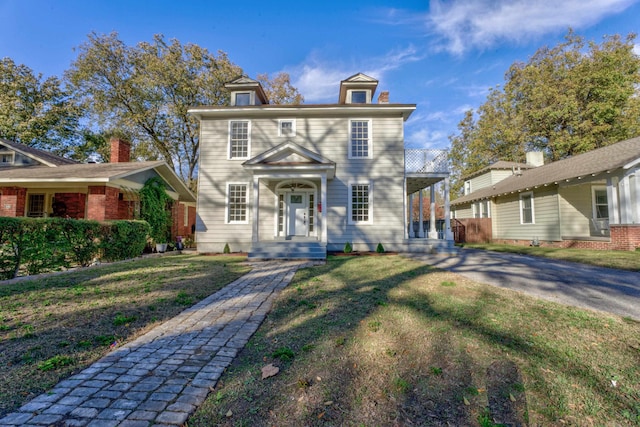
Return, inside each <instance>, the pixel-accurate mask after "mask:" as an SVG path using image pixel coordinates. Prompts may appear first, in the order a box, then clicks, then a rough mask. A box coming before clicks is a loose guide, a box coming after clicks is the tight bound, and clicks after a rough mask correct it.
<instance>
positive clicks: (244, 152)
mask: <svg viewBox="0 0 640 427" xmlns="http://www.w3.org/2000/svg"><path fill="white" fill-rule="evenodd" d="M249 128H250V123H249V122H248V121H231V122H229V158H230V159H247V158H249V151H250V150H249V144H250V143H249Z"/></svg>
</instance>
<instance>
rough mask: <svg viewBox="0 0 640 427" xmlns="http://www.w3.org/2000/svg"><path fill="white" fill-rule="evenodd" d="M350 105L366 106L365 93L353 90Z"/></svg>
mask: <svg viewBox="0 0 640 427" xmlns="http://www.w3.org/2000/svg"><path fill="white" fill-rule="evenodd" d="M351 103H352V104H366V103H367V91H365V90H354V91H351Z"/></svg>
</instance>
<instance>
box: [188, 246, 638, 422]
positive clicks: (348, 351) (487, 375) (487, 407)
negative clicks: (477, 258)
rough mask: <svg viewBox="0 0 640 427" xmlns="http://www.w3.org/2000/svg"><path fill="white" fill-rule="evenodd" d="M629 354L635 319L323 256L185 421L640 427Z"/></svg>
mask: <svg viewBox="0 0 640 427" xmlns="http://www.w3.org/2000/svg"><path fill="white" fill-rule="evenodd" d="M445 283H447V284H449V283H451V284H455V286H450V285H443V284H445ZM299 289H302V292H303V293H304V300H305V301H307V302H308V303H310V304H313V305H314V306H315V307H318V308H317V309H314V310H309V309H308V308H307V305H306V304H305V305H301V304H300V303H299V301H300V300H301V298H300V294H301V291H300V290H299ZM381 298H384V300H385V301H386V304H385V305H380V304H378V302H379V301H380V299H381ZM638 348H640V324H638V323H636V322H628V321H625V320H623V319H621V318H619V317H616V316H607V315H602V314H597V313H593V312H587V311H583V310H579V309H576V308H568V307H565V306H561V305H558V304H554V303H551V302H547V301H540V300H536V299H534V298H532V297H528V296H524V295H522V294H520V293H515V292H512V291H509V290H504V289H500V288H494V287H491V286H488V285H483V284H478V283H475V282H472V281H470V280H468V279H466V278H464V277H461V276H457V275H455V274H453V273H450V272H445V271H440V270H436V269H433V268H430V267H429V266H425V265H423V264H420V263H418V262H414V261H412V260H407V259H404V258H402V257H398V256H388V257H329V259H328V262H327V264H326V265H324V266H317V267H313V268H309V269H303V270H299V271H298V272H297V274H296V276H295V277H294V279H293V281H292V283H291V285H290V286H288V287H287V288H285V289H284V290H283V291H282V292H281V293H280V295H279V296H278V298H277V299H276V300H275V301H274V305H273V308H272V311H271V312H270V314H269V316H268V317H267V319H266V320H265V322H264V323H263V324H262V325H261V327H260V328H259V329H258V331H257V332H256V333H255V334H254V335H253V336H252V338H251V340H250V341H249V344H248V345H247V346H246V347H245V348H244V350H243V351H242V352H241V353H240V355H239V356H238V357H237V358H236V360H234V362H233V363H232V365H231V366H230V367H229V368H228V369H227V370H226V371H225V373H224V374H223V376H222V377H221V379H220V381H219V382H218V384H217V386H216V388H215V389H214V390H213V392H212V393H211V394H210V396H209V398H208V399H207V400H206V401H205V403H204V404H203V405H201V406H200V408H199V409H198V410H197V411H196V413H195V414H194V415H193V416H192V417H191V418H190V419H189V421H188V424H189V426H190V427H195V426H210V425H220V426H237V425H305V426H325V425H353V426H360V425H363V426H364V425H366V426H369V425H371V426H374V425H461V426H462V425H464V426H478V425H482V426H492V425H497V424H498V423H497V422H496V424H494V420H496V421H499V419H500V418H499V417H500V416H501V414H500V413H499V412H497V410H496V405H494V404H492V402H496V401H498V402H507V404H508V403H509V402H511V403H512V404H513V405H518V406H517V408H518V410H519V411H520V412H519V413H520V414H524V415H523V416H524V417H526V424H528V425H621V426H627V425H638V423H639V422H640V419H639V418H638V417H640V405H639V404H638V402H640V364H639V363H638V361H639V360H640V359H639V358H638V357H639V351H638ZM282 349H288V350H289V351H291V353H293V354H295V358H293V359H288V360H286V361H283V360H281V358H280V354H282V353H283V351H282ZM270 363H272V364H274V365H275V366H278V367H279V368H280V372H279V374H278V375H276V376H274V377H271V378H267V379H265V380H262V379H261V369H262V367H264V366H265V365H267V364H270ZM507 368H509V369H507ZM612 379H615V381H616V383H615V384H616V386H615V387H614V386H613V385H612V382H611V381H612ZM227 414H232V415H231V416H227ZM522 424H525V423H522Z"/></svg>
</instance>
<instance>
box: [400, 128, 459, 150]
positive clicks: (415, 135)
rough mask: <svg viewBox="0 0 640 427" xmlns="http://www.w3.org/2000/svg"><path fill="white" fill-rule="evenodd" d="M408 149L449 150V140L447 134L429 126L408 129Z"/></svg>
mask: <svg viewBox="0 0 640 427" xmlns="http://www.w3.org/2000/svg"><path fill="white" fill-rule="evenodd" d="M405 146H406V147H407V148H441V149H442V148H448V147H449V139H448V137H447V134H446V132H444V131H443V130H441V129H435V128H430V127H428V126H420V127H415V126H414V127H407V129H406V132H405Z"/></svg>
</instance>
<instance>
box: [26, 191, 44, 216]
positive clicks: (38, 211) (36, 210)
mask: <svg viewBox="0 0 640 427" xmlns="http://www.w3.org/2000/svg"><path fill="white" fill-rule="evenodd" d="M44 198H45V196H44V194H29V208H28V210H27V216H30V217H43V216H44Z"/></svg>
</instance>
